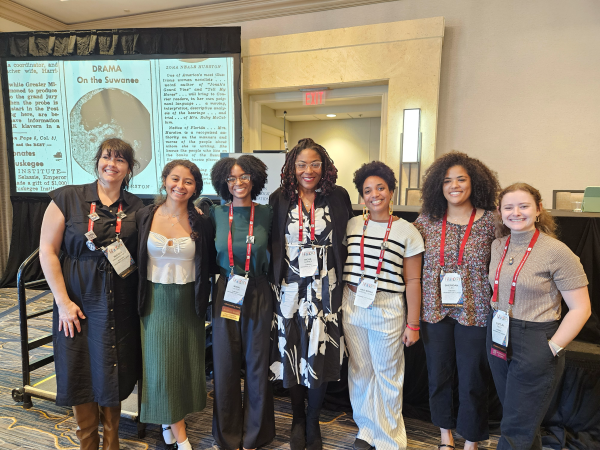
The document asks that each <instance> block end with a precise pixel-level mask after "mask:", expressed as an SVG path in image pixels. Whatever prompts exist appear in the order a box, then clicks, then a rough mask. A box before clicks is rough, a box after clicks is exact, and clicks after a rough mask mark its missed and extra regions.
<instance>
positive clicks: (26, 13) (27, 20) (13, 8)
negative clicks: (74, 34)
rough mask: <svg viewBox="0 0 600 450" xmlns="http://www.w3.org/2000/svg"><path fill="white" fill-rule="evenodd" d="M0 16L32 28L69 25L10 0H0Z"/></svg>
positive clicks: (60, 27)
mask: <svg viewBox="0 0 600 450" xmlns="http://www.w3.org/2000/svg"><path fill="white" fill-rule="evenodd" d="M0 17H2V18H3V19H6V20H10V21H11V22H14V23H17V24H19V25H22V26H24V27H27V28H30V29H32V30H45V31H57V30H68V29H69V26H68V25H67V24H64V23H62V22H60V21H58V20H55V19H53V18H51V17H48V16H46V15H44V14H41V13H39V12H37V11H34V10H33V9H30V8H27V7H25V6H21V5H19V4H18V3H15V2H11V1H10V0H0Z"/></svg>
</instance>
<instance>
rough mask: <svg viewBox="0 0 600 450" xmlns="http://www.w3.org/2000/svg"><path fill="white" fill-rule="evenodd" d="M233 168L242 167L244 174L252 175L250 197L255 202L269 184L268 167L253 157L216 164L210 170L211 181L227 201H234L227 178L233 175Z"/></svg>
mask: <svg viewBox="0 0 600 450" xmlns="http://www.w3.org/2000/svg"><path fill="white" fill-rule="evenodd" d="M233 166H240V167H241V168H242V170H243V171H244V173H247V174H249V175H250V180H251V181H252V190H251V191H250V197H251V198H252V200H255V199H256V197H258V195H259V194H260V191H262V190H263V188H264V187H265V184H266V182H267V166H266V164H265V163H264V162H262V161H261V160H260V159H258V158H257V157H256V156H253V155H242V156H240V157H239V158H223V159H220V160H219V161H217V162H216V163H215V165H214V166H213V167H212V169H211V170H210V179H211V181H212V185H213V187H214V188H215V191H217V194H219V195H220V196H221V198H222V199H223V200H225V201H229V200H232V199H233V195H231V192H229V186H228V185H227V177H228V176H229V175H230V174H231V169H232V168H233Z"/></svg>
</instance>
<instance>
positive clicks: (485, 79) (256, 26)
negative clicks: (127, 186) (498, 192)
mask: <svg viewBox="0 0 600 450" xmlns="http://www.w3.org/2000/svg"><path fill="white" fill-rule="evenodd" d="M438 16H443V17H444V19H445V31H444V42H443V50H442V61H441V81H440V93H439V108H438V125H437V143H436V154H437V155H438V156H439V155H441V154H443V153H445V152H448V151H450V150H453V149H454V150H460V151H463V152H466V153H468V154H470V155H472V156H474V157H477V158H480V159H481V160H482V161H484V162H485V163H486V164H488V165H489V166H490V167H492V168H493V169H494V170H496V171H497V172H498V174H499V176H500V181H501V183H502V185H507V184H509V183H512V182H514V181H517V180H521V181H527V182H529V183H531V184H533V185H534V186H536V187H538V188H540V189H541V191H542V195H543V196H544V198H545V202H546V204H547V205H548V206H550V205H551V196H552V190H553V189H583V188H585V186H588V185H600V169H599V167H600V165H599V162H600V125H599V118H600V83H599V82H598V79H599V75H600V58H599V57H598V51H599V50H598V49H599V48H600V7H599V4H598V2H597V0H571V1H569V2H564V1H560V0H530V1H528V2H522V1H518V0H507V1H503V2H479V1H472V0H453V1H451V2H449V1H447V0H428V1H422V0H402V1H397V2H390V3H381V4H377V5H369V6H363V7H355V8H346V9H338V10H334V11H326V12H320V13H312V14H304V15H296V16H289V17H282V18H274V19H265V20H259V21H253V22H243V23H239V24H237V25H240V26H241V27H242V38H243V39H245V40H246V39H255V38H260V37H267V36H278V35H288V34H294V33H303V32H310V31H319V30H329V29H336V28H344V27H353V26H360V25H369V24H378V23H384V22H392V21H401V20H411V19H421V18H430V17H438ZM392 62H393V61H392V60H390V63H392ZM289 70H293V68H289ZM305 70H307V71H310V68H306V69H305Z"/></svg>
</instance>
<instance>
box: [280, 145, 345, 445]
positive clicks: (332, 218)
mask: <svg viewBox="0 0 600 450" xmlns="http://www.w3.org/2000/svg"><path fill="white" fill-rule="evenodd" d="M336 179H337V169H336V167H335V165H334V164H333V161H332V160H331V158H330V157H329V155H328V154H327V151H326V150H325V149H324V148H323V147H322V146H320V145H319V144H317V143H316V142H314V141H313V140H312V139H302V140H300V141H299V142H298V144H297V145H296V146H295V147H294V148H293V149H292V150H291V151H290V152H289V153H288V154H287V156H286V159H285V164H284V166H283V168H282V170H281V187H280V188H279V189H277V190H276V191H275V192H273V194H272V195H271V197H270V199H269V203H270V204H271V206H273V214H274V220H273V233H272V243H271V246H272V252H273V257H272V259H271V263H272V266H273V267H272V270H271V274H272V276H273V279H272V280H271V282H272V285H273V290H274V291H275V297H276V298H275V308H274V309H275V311H274V319H273V329H272V334H273V337H272V339H273V342H274V345H273V347H272V352H273V354H272V356H271V361H272V364H271V379H272V380H283V385H284V387H286V388H289V390H290V396H291V400H292V409H293V414H294V417H293V421H292V432H291V436H290V448H291V449H292V450H296V449H304V448H305V447H306V448H308V449H309V450H318V449H321V448H322V441H321V431H320V428H319V414H320V411H321V405H322V403H323V398H324V397H325V391H326V390H327V383H328V382H329V381H337V380H339V379H340V367H341V365H342V359H343V356H344V337H343V332H342V327H341V323H342V318H341V306H342V283H341V282H342V269H343V264H344V262H345V261H346V246H345V245H344V244H343V243H342V241H343V239H344V235H345V231H346V224H347V223H348V220H349V219H350V218H351V217H352V216H353V212H352V204H351V203H350V197H349V196H348V192H346V190H345V189H344V188H343V187H341V186H336V185H335V181H336ZM299 217H302V221H300V220H299ZM307 394H308V409H307V411H305V408H304V398H305V396H306V395H307Z"/></svg>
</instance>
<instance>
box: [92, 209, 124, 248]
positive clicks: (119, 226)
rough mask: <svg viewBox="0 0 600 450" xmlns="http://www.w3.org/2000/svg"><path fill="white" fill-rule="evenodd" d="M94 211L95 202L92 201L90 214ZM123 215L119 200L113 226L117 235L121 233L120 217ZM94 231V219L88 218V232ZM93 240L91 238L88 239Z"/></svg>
mask: <svg viewBox="0 0 600 450" xmlns="http://www.w3.org/2000/svg"><path fill="white" fill-rule="evenodd" d="M95 213H96V202H92V204H91V205H90V216H91V215H93V214H95ZM123 217H125V214H123V203H122V202H119V209H118V210H117V225H116V226H115V232H116V233H117V236H119V234H120V233H121V219H122V218H123ZM90 231H94V221H93V220H92V219H91V218H90V219H89V221H88V233H89V232H90ZM90 240H93V239H90Z"/></svg>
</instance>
